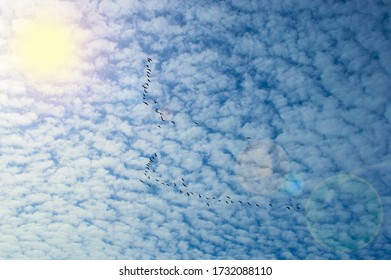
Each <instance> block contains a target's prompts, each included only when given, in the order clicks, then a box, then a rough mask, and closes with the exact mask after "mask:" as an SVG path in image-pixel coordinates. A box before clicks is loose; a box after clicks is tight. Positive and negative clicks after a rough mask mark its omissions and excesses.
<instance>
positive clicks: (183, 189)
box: [139, 57, 300, 210]
mask: <svg viewBox="0 0 391 280" xmlns="http://www.w3.org/2000/svg"><path fill="white" fill-rule="evenodd" d="M151 62H152V59H151V58H149V57H148V58H147V64H146V65H145V67H146V72H147V79H146V80H147V82H145V83H144V84H142V90H143V103H144V104H145V105H146V106H150V107H152V106H151V105H150V104H151V103H152V102H151V101H149V100H150V98H148V93H149V92H148V89H149V86H150V83H151V76H152V70H151V66H150V63H151ZM147 101H149V103H148V102H147ZM152 101H153V104H154V105H153V106H154V108H153V110H154V112H155V113H156V114H159V118H160V120H161V122H171V123H172V124H173V125H176V123H175V121H173V120H171V121H168V120H167V119H166V118H165V116H164V114H163V113H162V112H161V111H159V105H158V104H159V102H158V101H157V100H156V99H152ZM193 123H194V124H195V125H198V122H196V121H193ZM158 127H159V128H162V127H161V125H160V124H158ZM247 139H251V138H250V137H247ZM157 157H158V155H157V154H156V153H154V154H153V155H152V156H151V157H150V158H149V160H148V162H147V164H146V166H145V168H144V178H143V179H141V178H140V179H139V180H140V182H141V183H143V184H145V185H146V186H148V187H150V188H153V187H157V186H158V185H160V186H166V187H171V188H173V189H174V190H175V191H177V192H179V193H181V194H184V195H185V196H188V197H195V198H198V199H202V200H204V201H205V203H206V205H207V206H209V207H210V206H211V204H212V203H213V202H217V203H225V204H227V205H228V204H238V205H243V206H254V207H261V204H259V203H254V202H250V201H241V200H237V201H235V200H232V199H231V197H230V196H229V195H223V197H219V198H216V197H215V196H207V195H205V194H200V193H195V192H193V191H190V189H189V187H188V184H186V182H185V179H184V178H183V177H182V178H181V180H179V182H176V183H175V182H165V181H164V180H162V179H161V178H159V177H158V176H156V168H157V167H155V166H154V165H156V162H155V160H156V159H157ZM268 206H269V207H273V204H272V203H268ZM285 208H286V209H288V210H292V209H296V210H300V207H299V206H297V205H296V206H285Z"/></svg>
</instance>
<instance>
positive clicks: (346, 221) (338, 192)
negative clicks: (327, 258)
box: [306, 175, 383, 252]
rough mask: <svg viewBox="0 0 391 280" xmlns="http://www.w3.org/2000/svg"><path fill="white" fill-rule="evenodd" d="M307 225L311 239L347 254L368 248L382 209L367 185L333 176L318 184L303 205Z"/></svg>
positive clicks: (349, 178) (381, 214) (353, 178)
mask: <svg viewBox="0 0 391 280" xmlns="http://www.w3.org/2000/svg"><path fill="white" fill-rule="evenodd" d="M306 212H307V225H308V228H309V230H310V232H311V234H312V235H313V237H314V238H315V239H316V240H317V241H318V242H319V243H320V244H321V245H323V246H324V247H326V248H328V249H331V250H333V251H344V252H351V251H356V250H358V249H361V248H363V247H365V246H366V245H368V244H369V243H370V242H371V241H372V240H373V238H374V237H375V236H376V234H377V232H378V231H379V228H380V225H381V224H382V221H383V206H382V203H381V200H380V197H379V195H378V193H377V192H376V190H375V189H374V188H373V187H372V185H370V184H369V183H368V182H366V181H364V180H362V179H360V178H358V177H355V176H351V175H337V176H334V177H331V178H328V179H326V180H325V181H323V182H321V183H320V184H319V185H318V186H317V187H316V188H315V190H314V191H313V192H312V194H311V196H310V198H309V200H308V203H307V206H306Z"/></svg>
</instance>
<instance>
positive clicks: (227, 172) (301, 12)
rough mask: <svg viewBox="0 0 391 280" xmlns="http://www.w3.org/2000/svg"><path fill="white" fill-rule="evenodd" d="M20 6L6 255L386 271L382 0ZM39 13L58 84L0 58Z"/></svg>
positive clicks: (2, 111)
mask: <svg viewBox="0 0 391 280" xmlns="http://www.w3.org/2000/svg"><path fill="white" fill-rule="evenodd" d="M14 2H15V3H13V2H9V1H6V2H4V3H3V2H2V3H1V4H0V15H1V16H0V26H1V27H0V62H1V63H0V136H1V137H0V158H1V160H0V182H1V185H0V201H1V203H0V215H1V217H2V218H1V222H0V258H1V259H390V257H391V188H390V187H391V186H390V182H391V178H390V174H391V152H390V147H391V137H390V135H391V125H390V124H391V94H390V92H389V89H390V88H391V79H390V75H391V50H390V46H391V39H390V34H391V19H390V12H389V11H390V10H391V7H390V3H389V2H387V1H256V0H253V1H185V2H184V1H160V0H159V1H126V0H123V1H109V0H107V1H103V0H102V1H93V0H90V1H75V2H74V1H54V0H53V1H43V0H34V1H23V0H21V1H14ZM42 7H45V8H44V9H48V10H50V11H52V12H53V11H54V14H55V15H56V16H57V17H58V18H59V19H61V21H62V22H64V23H66V24H67V26H68V27H69V28H70V29H71V30H72V34H73V36H72V38H73V39H74V40H75V42H76V45H77V46H78V48H77V49H76V50H75V54H74V55H75V57H77V60H76V61H77V63H74V65H72V67H70V68H69V69H68V72H67V73H66V74H63V76H61V77H56V78H55V79H51V80H45V79H43V80H37V79H31V78H29V75H28V74H26V73H23V72H21V71H20V69H18V68H17V67H16V66H15V64H14V63H13V59H12V57H13V54H12V52H11V51H10V48H9V46H10V44H11V42H12V38H13V33H14V32H15V30H16V29H17V27H18V26H19V25H20V24H21V23H23V22H29V20H34V17H35V15H36V13H38V12H37V11H39V10H40V9H43V8H42ZM147 58H151V61H147ZM147 65H148V66H147ZM148 69H150V71H148ZM147 79H150V81H148V80H147ZM145 83H148V85H146V84H145ZM143 85H144V86H145V87H146V88H145V91H146V92H145V91H144V88H143ZM143 93H144V94H145V96H144V98H145V99H143ZM143 102H146V103H147V104H148V105H146V104H145V103H143ZM162 119H163V120H162ZM159 126H160V127H159ZM155 153H156V155H155ZM147 167H148V168H147Z"/></svg>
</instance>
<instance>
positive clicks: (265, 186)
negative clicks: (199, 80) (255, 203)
mask: <svg viewBox="0 0 391 280" xmlns="http://www.w3.org/2000/svg"><path fill="white" fill-rule="evenodd" d="M235 169H236V176H237V180H238V182H239V183H240V185H241V186H242V187H243V188H244V189H246V190H247V191H249V192H252V193H255V194H261V195H268V194H271V193H273V192H276V191H278V190H279V188H280V186H281V184H282V182H283V180H284V176H286V174H288V173H289V170H290V166H289V161H288V158H287V156H286V153H285V152H284V150H283V149H282V148H281V147H280V146H278V145H277V144H275V143H273V142H271V141H259V142H254V143H250V145H249V146H248V147H247V148H246V149H245V150H244V151H243V152H242V153H241V154H240V155H239V157H238V160H237V163H236V167H235Z"/></svg>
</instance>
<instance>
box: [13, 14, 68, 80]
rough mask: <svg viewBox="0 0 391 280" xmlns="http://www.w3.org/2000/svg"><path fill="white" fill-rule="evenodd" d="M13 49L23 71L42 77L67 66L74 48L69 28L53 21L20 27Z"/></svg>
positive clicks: (57, 72) (52, 74)
mask: <svg viewBox="0 0 391 280" xmlns="http://www.w3.org/2000/svg"><path fill="white" fill-rule="evenodd" d="M13 48H14V52H15V55H16V58H17V60H18V64H19V66H21V68H22V69H23V71H24V72H27V73H28V74H31V75H34V76H44V77H50V76H54V75H58V74H59V73H60V72H61V71H63V70H64V69H65V68H67V66H69V63H70V61H71V60H72V55H73V51H74V50H73V49H74V46H73V44H72V36H71V32H70V30H69V29H68V28H67V27H66V26H62V25H61V24H59V23H57V22H54V21H36V22H30V23H28V24H24V25H22V26H20V27H19V28H18V30H16V32H15V40H14V47H13Z"/></svg>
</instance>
